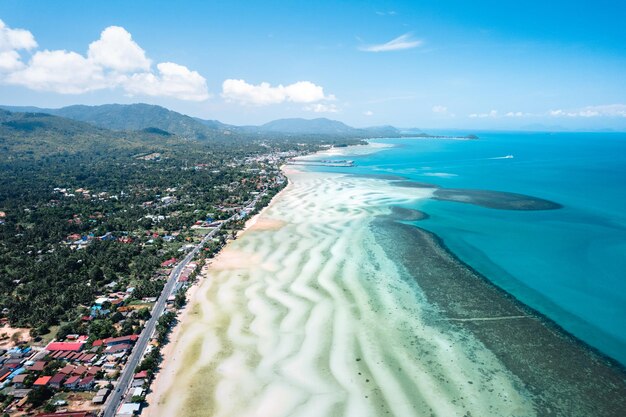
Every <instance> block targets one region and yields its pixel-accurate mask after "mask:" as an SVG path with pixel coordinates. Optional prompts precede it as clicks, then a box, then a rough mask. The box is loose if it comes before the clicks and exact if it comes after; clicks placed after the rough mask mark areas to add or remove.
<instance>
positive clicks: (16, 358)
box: [0, 151, 302, 417]
mask: <svg viewBox="0 0 626 417" xmlns="http://www.w3.org/2000/svg"><path fill="white" fill-rule="evenodd" d="M300 154H302V151H286V152H285V151H281V152H271V153H266V154H261V155H256V156H249V157H246V158H244V159H241V160H238V161H234V160H233V161H231V162H230V163H228V164H227V165H226V167H227V169H229V170H234V171H239V172H242V173H243V175H241V179H240V180H239V181H230V182H226V183H224V182H223V181H222V182H220V183H219V184H214V185H213V188H214V189H218V190H219V192H220V194H219V195H220V196H221V197H222V198H220V200H219V202H217V204H213V205H212V206H211V207H210V211H209V210H199V209H195V208H194V206H195V204H193V203H191V202H190V198H189V196H188V195H186V192H185V190H184V189H180V188H179V187H177V186H175V184H173V185H172V186H169V187H166V188H165V189H164V190H163V191H164V192H163V193H162V194H153V195H151V196H150V197H151V198H150V199H149V200H145V201H139V200H138V199H137V198H136V196H133V198H134V201H136V202H137V203H135V204H133V208H135V206H138V207H139V209H140V210H141V211H142V213H144V214H143V216H142V217H141V218H139V219H138V222H137V223H138V224H139V225H142V227H136V228H134V230H107V231H105V232H104V233H102V227H99V226H100V224H101V221H102V220H103V219H105V218H106V217H107V215H106V214H105V213H104V212H105V211H106V210H102V207H105V208H106V205H107V204H108V203H115V204H117V203H119V202H120V201H124V200H125V199H127V198H130V196H131V192H130V191H128V192H124V191H121V192H118V193H111V192H108V191H94V190H93V189H90V188H88V187H85V186H82V187H59V186H57V187H53V188H52V189H51V190H50V196H49V204H52V205H57V206H58V205H62V204H63V202H64V201H65V202H68V204H73V202H74V201H79V202H80V207H81V212H79V213H74V214H72V215H70V216H69V218H67V219H66V220H65V222H66V226H68V227H70V228H73V229H77V228H78V229H80V230H82V232H80V233H78V232H75V233H70V234H67V235H66V236H65V237H64V238H62V239H61V240H60V241H59V242H58V243H57V245H53V247H54V248H55V249H54V250H65V251H70V252H68V253H70V254H72V255H74V254H80V253H88V252H89V251H92V250H94V249H95V248H98V247H99V246H101V245H107V246H114V247H119V248H125V247H136V248H138V250H146V249H147V250H149V251H150V252H149V253H151V254H153V255H154V256H156V257H158V259H159V263H158V265H157V266H156V267H155V268H151V269H150V275H149V277H148V278H147V279H140V276H139V274H134V277H131V276H132V275H133V274H129V276H124V275H123V274H111V275H114V277H115V279H110V278H109V277H106V275H109V273H107V272H105V271H103V270H97V269H96V270H95V272H93V276H87V277H85V279H87V280H90V282H93V284H94V285H96V286H97V290H95V291H94V292H93V296H92V298H91V301H90V302H88V303H81V304H80V305H79V306H78V307H77V308H76V309H75V310H74V312H75V313H76V314H75V316H74V317H68V315H65V318H64V319H63V320H61V321H60V323H59V324H58V325H54V326H51V328H50V329H43V328H37V327H30V328H29V327H16V326H15V325H14V324H13V323H12V321H13V322H15V321H16V320H15V319H13V320H12V317H15V316H14V312H13V311H11V307H10V306H5V307H4V310H3V311H2V317H1V318H0V323H1V324H2V326H3V327H2V328H0V348H1V350H0V387H1V390H0V402H1V404H2V410H1V415H3V416H26V415H29V416H38V417H47V416H57V417H59V416H61V417H65V416H66V417H89V416H92V417H95V416H104V417H114V416H116V417H129V416H134V415H140V414H141V412H142V409H143V407H145V406H146V402H145V398H146V394H147V393H148V392H149V390H150V384H151V382H152V380H153V378H154V377H155V374H156V373H158V370H159V363H160V360H161V356H160V350H161V348H162V346H163V345H164V344H165V343H167V340H168V334H169V332H170V330H171V329H172V327H173V326H174V325H175V323H176V321H177V316H178V314H179V311H180V310H181V309H182V308H184V306H185V304H186V295H185V293H186V291H187V289H188V288H189V286H190V285H193V283H194V282H195V281H196V280H197V279H198V277H199V276H201V274H200V271H201V270H202V268H206V266H207V262H208V261H210V259H211V258H212V257H214V256H215V255H216V254H217V252H219V250H220V249H221V248H222V247H223V246H224V245H225V244H226V243H227V242H228V241H229V240H231V239H235V238H236V237H237V231H238V230H241V229H242V228H243V227H244V223H245V221H246V220H247V219H248V218H249V217H250V216H252V215H254V214H255V213H257V212H258V211H259V210H260V208H262V207H264V206H265V205H267V203H268V202H269V201H270V200H271V198H272V197H273V196H274V195H275V194H276V193H277V192H278V191H279V190H280V189H282V188H283V187H284V186H285V185H286V178H285V177H284V175H283V174H282V172H281V171H280V170H279V166H280V165H281V164H283V163H285V162H286V161H287V160H288V159H289V158H293V157H295V156H298V155H300ZM140 158H142V159H141V161H142V163H145V164H158V163H159V159H157V158H152V157H150V158H148V159H146V158H145V157H143V156H142V157H140ZM180 169H181V170H183V171H191V172H209V173H211V174H213V175H216V174H219V171H220V168H217V167H215V166H211V164H205V163H196V164H194V165H193V166H188V165H187V164H185V165H184V166H182V167H180ZM221 169H224V168H221ZM135 194H137V193H136V190H135ZM181 203H182V204H181ZM90 206H93V207H94V209H93V210H91V211H90V210H89V207H90ZM85 207H87V210H85ZM181 207H188V210H187V211H190V212H191V214H192V216H193V217H191V216H187V218H188V219H190V221H189V222H188V223H186V224H185V222H180V223H178V224H179V227H177V228H174V227H172V222H171V219H172V217H183V216H184V214H185V213H182V211H183V210H181ZM29 211H30V210H28V209H27V210H26V213H27V214H28V212H29ZM10 214H11V213H5V212H3V213H2V220H3V223H4V222H5V219H6V218H7V217H9V219H11V216H10ZM168 222H170V223H169V224H168V225H167V226H165V224H167V223H168ZM154 248H158V249H157V250H154ZM133 262H136V261H133ZM88 275H91V273H88ZM14 284H15V285H17V286H18V287H19V286H20V282H19V281H18V282H15V283H14ZM40 327H46V326H40ZM46 330H48V331H46Z"/></svg>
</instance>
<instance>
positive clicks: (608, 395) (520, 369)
mask: <svg viewBox="0 0 626 417" xmlns="http://www.w3.org/2000/svg"><path fill="white" fill-rule="evenodd" d="M376 222H378V225H376V224H375V223H376ZM372 227H374V228H377V229H378V233H375V234H376V235H377V236H378V239H379V240H380V241H382V243H381V246H382V247H383V248H384V250H385V252H386V253H387V255H388V256H389V257H390V258H391V259H394V260H395V261H396V262H398V263H399V264H400V265H402V266H403V267H404V268H405V269H406V271H407V273H408V275H409V276H410V277H411V278H412V279H414V280H415V282H416V283H417V285H418V286H419V287H420V289H421V290H422V291H423V292H424V294H425V296H426V298H427V300H428V301H429V302H431V303H433V304H434V305H436V306H437V307H438V308H439V309H440V310H441V313H442V315H443V316H444V317H446V318H447V321H448V323H449V325H451V326H455V327H461V328H463V329H465V330H467V331H469V332H470V333H471V334H472V335H474V336H475V337H476V338H477V339H478V340H480V341H481V342H482V343H483V344H484V345H485V346H486V348H487V349H489V350H490V351H491V352H492V353H493V354H494V355H495V356H496V357H497V358H498V359H499V360H500V361H501V362H502V363H503V364H504V365H505V367H506V368H507V369H509V371H511V372H512V373H513V374H514V375H516V376H517V377H518V378H520V380H521V381H522V382H523V384H524V385H525V387H526V388H527V389H528V390H529V391H530V392H531V393H532V394H533V399H534V401H537V403H538V404H537V405H538V406H540V407H541V408H540V409H539V410H537V411H538V415H546V416H552V415H554V416H559V415H567V416H581V417H583V416H585V417H586V416H590V415H594V416H607V417H608V416H617V415H620V414H619V413H620V412H621V411H623V410H624V408H625V407H626V368H625V367H624V366H623V365H622V364H621V363H619V362H617V361H616V360H615V359H613V358H611V357H609V356H607V355H606V354H604V353H602V352H601V351H599V350H598V349H596V348H594V347H593V346H590V345H589V344H587V343H586V342H585V341H583V340H580V339H579V338H577V337H576V336H574V335H572V334H571V333H569V332H567V331H566V330H565V329H563V328H562V327H561V326H560V325H559V324H558V323H557V322H555V321H554V320H552V319H551V318H549V317H547V316H545V315H544V314H542V313H541V312H539V311H537V310H535V309H533V308H532V307H530V306H527V305H526V304H524V303H523V302H521V301H520V300H518V299H517V298H515V296H514V295H512V294H510V293H508V292H507V291H505V290H504V289H502V288H500V287H499V286H497V285H496V284H495V283H493V282H492V281H491V280H490V279H489V278H487V277H486V276H484V275H482V274H480V273H479V272H477V271H476V270H475V269H474V268H472V267H471V266H470V265H468V264H467V263H465V262H463V261H462V260H461V259H459V258H458V257H457V256H456V255H455V254H454V253H453V252H452V251H451V250H450V249H449V248H448V247H447V246H446V245H445V243H444V241H443V240H442V239H441V238H440V237H439V236H437V235H436V234H434V233H431V232H429V231H427V230H425V229H421V228H419V227H417V226H414V225H408V224H404V223H400V222H398V221H395V220H393V219H391V218H389V219H378V220H375V221H374V223H373V226H372ZM383 229H384V230H383ZM381 232H382V234H384V233H389V234H391V235H393V237H389V236H387V237H381V236H382V234H381ZM399 237H400V239H406V242H413V243H414V244H415V245H411V244H407V245H395V246H394V247H393V250H392V249H391V246H390V245H391V244H392V243H391V242H392V240H397V239H398V238H399ZM416 247H418V248H419V255H418V256H412V254H411V250H412V249H414V248H416ZM425 270H428V271H430V273H432V271H433V270H437V272H438V273H437V274H436V278H434V277H433V278H431V277H430V276H429V275H430V274H425V273H424V271H425ZM620 410H621V411H620Z"/></svg>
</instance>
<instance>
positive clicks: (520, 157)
mask: <svg viewBox="0 0 626 417" xmlns="http://www.w3.org/2000/svg"><path fill="white" fill-rule="evenodd" d="M479 136H480V140H477V141H456V140H441V139H432V140H414V139H389V140H382V141H377V142H380V143H382V144H385V145H394V146H396V147H395V148H388V149H386V150H383V151H381V152H378V153H372V154H366V152H364V149H363V148H362V149H359V150H357V151H356V152H353V155H351V154H350V152H352V151H351V150H350V149H347V150H344V152H345V153H347V154H348V155H347V156H346V155H340V156H338V157H340V158H346V157H349V158H351V159H354V160H355V161H356V163H357V167H355V168H343V169H339V168H317V170H322V169H323V170H325V171H333V172H350V173H352V174H355V173H358V174H364V175H369V176H371V175H375V174H381V175H386V176H388V175H395V176H404V177H406V178H408V179H409V180H412V181H417V182H424V183H434V184H437V185H439V186H442V187H445V188H454V189H473V190H493V191H503V192H509V193H520V194H525V195H529V196H533V197H537V198H542V199H546V200H549V201H552V202H555V203H557V204H560V205H562V206H563V208H561V209H557V210H548V211H528V212H523V211H510V210H498V209H494V208H489V207H477V206H475V205H468V204H461V203H458V202H450V201H433V200H420V201H417V202H415V203H414V204H409V205H408V206H407V207H411V208H415V209H419V210H421V211H423V212H425V213H426V214H428V216H429V218H428V219H427V220H423V221H420V222H418V223H416V224H417V225H419V226H420V227H423V228H425V229H427V230H430V231H432V232H434V233H436V234H437V235H438V236H440V237H441V238H442V239H443V240H444V241H445V243H446V245H447V246H448V247H449V248H450V249H451V250H452V251H453V252H454V253H455V254H456V255H457V256H458V257H460V258H461V259H462V260H463V261H464V262H466V263H467V264H469V265H470V266H472V267H473V268H475V269H477V270H478V271H480V272H481V273H483V274H484V275H485V276H487V277H488V278H489V279H490V280H492V281H493V282H494V283H496V284H497V285H499V286H500V287H502V288H504V289H505V290H507V291H508V292H510V293H511V294H513V295H514V296H515V297H517V298H519V299H520V300H522V301H523V302H525V303H526V304H528V305H530V306H532V307H533V308H535V309H537V310H539V311H540V312H542V313H544V314H546V315H547V316H549V317H550V318H552V319H553V320H555V321H556V322H557V323H558V324H559V325H561V326H562V327H564V328H565V329H566V330H568V331H569V332H571V333H573V334H575V335H576V336H577V337H579V338H580V339H582V340H584V341H586V342H587V343H589V344H591V345H592V346H594V347H596V348H598V349H599V350H601V351H602V352H604V353H605V354H607V355H609V356H611V357H613V358H615V359H617V360H618V361H621V362H622V363H625V364H626V276H625V275H624V271H626V212H625V211H624V208H625V207H626V136H625V135H624V134H611V133H609V134H600V133H592V134H584V133H562V134H539V133H484V134H480V135H479ZM377 146H380V145H377ZM508 156H512V158H511V157H508Z"/></svg>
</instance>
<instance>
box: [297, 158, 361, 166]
mask: <svg viewBox="0 0 626 417" xmlns="http://www.w3.org/2000/svg"><path fill="white" fill-rule="evenodd" d="M287 165H309V166H324V167H353V166H355V164H354V161H350V160H347V159H341V160H330V159H289V160H288V161H287Z"/></svg>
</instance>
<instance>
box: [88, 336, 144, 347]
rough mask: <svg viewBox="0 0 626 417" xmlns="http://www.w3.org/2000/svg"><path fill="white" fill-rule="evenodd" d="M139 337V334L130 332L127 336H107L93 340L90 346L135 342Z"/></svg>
mask: <svg viewBox="0 0 626 417" xmlns="http://www.w3.org/2000/svg"><path fill="white" fill-rule="evenodd" d="M137 339H139V335H136V334H131V335H129V336H120V337H109V338H107V339H99V340H96V341H94V342H93V344H92V346H102V345H106V346H113V345H119V344H129V343H135V342H136V341H137Z"/></svg>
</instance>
